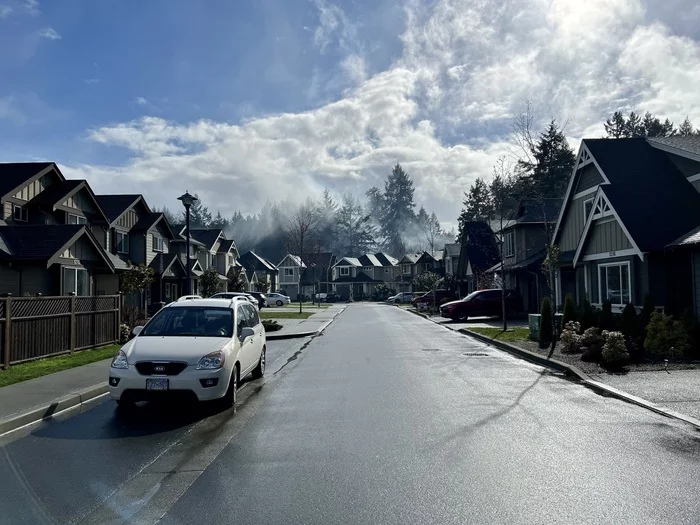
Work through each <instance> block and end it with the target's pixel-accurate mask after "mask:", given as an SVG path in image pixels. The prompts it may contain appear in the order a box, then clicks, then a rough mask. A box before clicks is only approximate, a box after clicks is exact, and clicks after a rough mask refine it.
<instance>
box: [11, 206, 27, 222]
mask: <svg viewBox="0 0 700 525" xmlns="http://www.w3.org/2000/svg"><path fill="white" fill-rule="evenodd" d="M12 215H13V217H14V218H15V220H16V221H17V222H27V221H28V220H29V214H28V213H27V210H26V208H22V206H17V205H16V204H15V205H14V206H13V207H12Z"/></svg>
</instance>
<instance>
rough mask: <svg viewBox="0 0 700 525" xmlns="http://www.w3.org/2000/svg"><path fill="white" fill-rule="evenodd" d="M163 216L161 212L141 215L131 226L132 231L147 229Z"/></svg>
mask: <svg viewBox="0 0 700 525" xmlns="http://www.w3.org/2000/svg"><path fill="white" fill-rule="evenodd" d="M162 216H163V214H162V213H148V214H146V215H144V216H143V217H141V218H140V219H139V220H138V222H137V223H136V224H134V226H133V227H132V228H131V229H132V230H133V231H137V232H139V231H148V230H150V229H151V228H152V227H153V225H154V224H155V223H156V222H158V220H159V219H160V218H161V217H162Z"/></svg>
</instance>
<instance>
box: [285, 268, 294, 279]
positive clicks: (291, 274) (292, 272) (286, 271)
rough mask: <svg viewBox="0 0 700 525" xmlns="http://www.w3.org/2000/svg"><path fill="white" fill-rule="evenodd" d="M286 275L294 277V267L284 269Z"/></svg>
mask: <svg viewBox="0 0 700 525" xmlns="http://www.w3.org/2000/svg"><path fill="white" fill-rule="evenodd" d="M284 276H285V277H294V268H285V269H284Z"/></svg>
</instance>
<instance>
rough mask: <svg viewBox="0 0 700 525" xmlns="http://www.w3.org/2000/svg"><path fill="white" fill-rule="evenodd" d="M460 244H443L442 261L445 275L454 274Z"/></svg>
mask: <svg viewBox="0 0 700 525" xmlns="http://www.w3.org/2000/svg"><path fill="white" fill-rule="evenodd" d="M460 249H461V244H460V243H458V242H453V243H448V244H445V247H444V248H443V249H442V262H443V265H444V267H445V275H455V274H456V273H457V269H458V267H459V252H460Z"/></svg>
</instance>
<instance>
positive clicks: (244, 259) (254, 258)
mask: <svg viewBox="0 0 700 525" xmlns="http://www.w3.org/2000/svg"><path fill="white" fill-rule="evenodd" d="M238 261H239V262H240V263H241V264H242V265H243V267H244V268H245V269H246V270H254V271H260V272H274V271H276V270H277V269H276V268H275V267H274V266H273V265H272V264H271V263H270V262H269V261H267V260H265V259H263V258H262V257H260V256H259V255H258V254H257V253H255V252H254V251H252V250H251V251H249V252H246V253H244V254H243V255H241V256H240V257H239V258H238Z"/></svg>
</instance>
